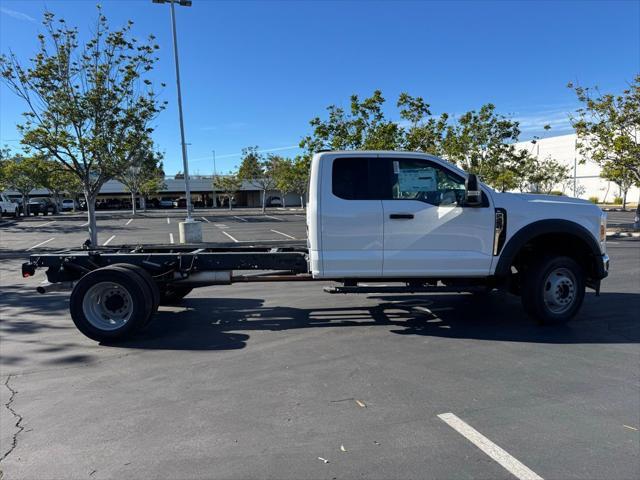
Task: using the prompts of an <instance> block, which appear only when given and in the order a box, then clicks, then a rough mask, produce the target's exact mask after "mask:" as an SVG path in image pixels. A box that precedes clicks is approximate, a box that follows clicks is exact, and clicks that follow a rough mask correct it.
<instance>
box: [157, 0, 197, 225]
mask: <svg viewBox="0 0 640 480" xmlns="http://www.w3.org/2000/svg"><path fill="white" fill-rule="evenodd" d="M152 2H153V3H169V4H170V5H171V30H172V32H173V56H174V58H175V64H176V85H177V87H178V115H179V117H180V144H181V146H182V168H183V169H184V190H185V196H186V199H187V222H191V221H192V219H191V187H190V185H189V162H188V160H187V144H186V143H185V140H184V121H183V119H182V91H181V90H180V63H179V62H178V37H177V35H176V12H175V8H174V4H175V3H177V4H179V5H180V6H182V7H190V6H191V0H152Z"/></svg>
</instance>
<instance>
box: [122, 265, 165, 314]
mask: <svg viewBox="0 0 640 480" xmlns="http://www.w3.org/2000/svg"><path fill="white" fill-rule="evenodd" d="M113 266H114V267H120V268H126V269H127V270H131V271H132V272H134V273H136V275H138V276H139V277H140V278H142V279H143V280H144V283H145V284H146V285H147V287H149V294H150V295H151V304H152V305H151V313H152V314H153V313H155V312H157V311H158V307H159V306H160V288H158V284H157V283H156V281H155V280H154V279H153V277H152V276H151V274H150V273H149V272H147V271H146V270H145V269H144V268H142V267H140V266H138V265H132V264H130V263H115V264H113Z"/></svg>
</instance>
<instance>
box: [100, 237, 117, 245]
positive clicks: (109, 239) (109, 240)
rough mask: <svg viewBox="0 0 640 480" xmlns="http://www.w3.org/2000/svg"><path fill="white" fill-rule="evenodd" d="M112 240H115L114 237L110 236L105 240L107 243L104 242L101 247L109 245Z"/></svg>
mask: <svg viewBox="0 0 640 480" xmlns="http://www.w3.org/2000/svg"><path fill="white" fill-rule="evenodd" d="M114 238H116V236H115V235H111V236H110V237H109V238H108V239H107V241H106V242H104V243H103V244H102V246H103V247H104V246H105V245H109V243H110V242H111V240H113V239H114Z"/></svg>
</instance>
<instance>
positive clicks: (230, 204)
mask: <svg viewBox="0 0 640 480" xmlns="http://www.w3.org/2000/svg"><path fill="white" fill-rule="evenodd" d="M227 199H228V200H229V210H233V202H232V201H231V196H228V197H227Z"/></svg>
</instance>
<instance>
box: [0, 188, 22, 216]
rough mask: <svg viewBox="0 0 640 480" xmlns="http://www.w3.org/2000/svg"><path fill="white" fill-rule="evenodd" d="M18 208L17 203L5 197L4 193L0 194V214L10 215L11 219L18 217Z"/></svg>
mask: <svg viewBox="0 0 640 480" xmlns="http://www.w3.org/2000/svg"><path fill="white" fill-rule="evenodd" d="M19 209H20V208H19V206H18V204H17V203H15V202H13V201H12V200H11V199H10V198H9V197H7V196H6V195H5V194H4V193H2V194H0V214H1V215H2V216H4V215H11V216H12V217H14V218H15V217H17V216H18V211H19Z"/></svg>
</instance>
